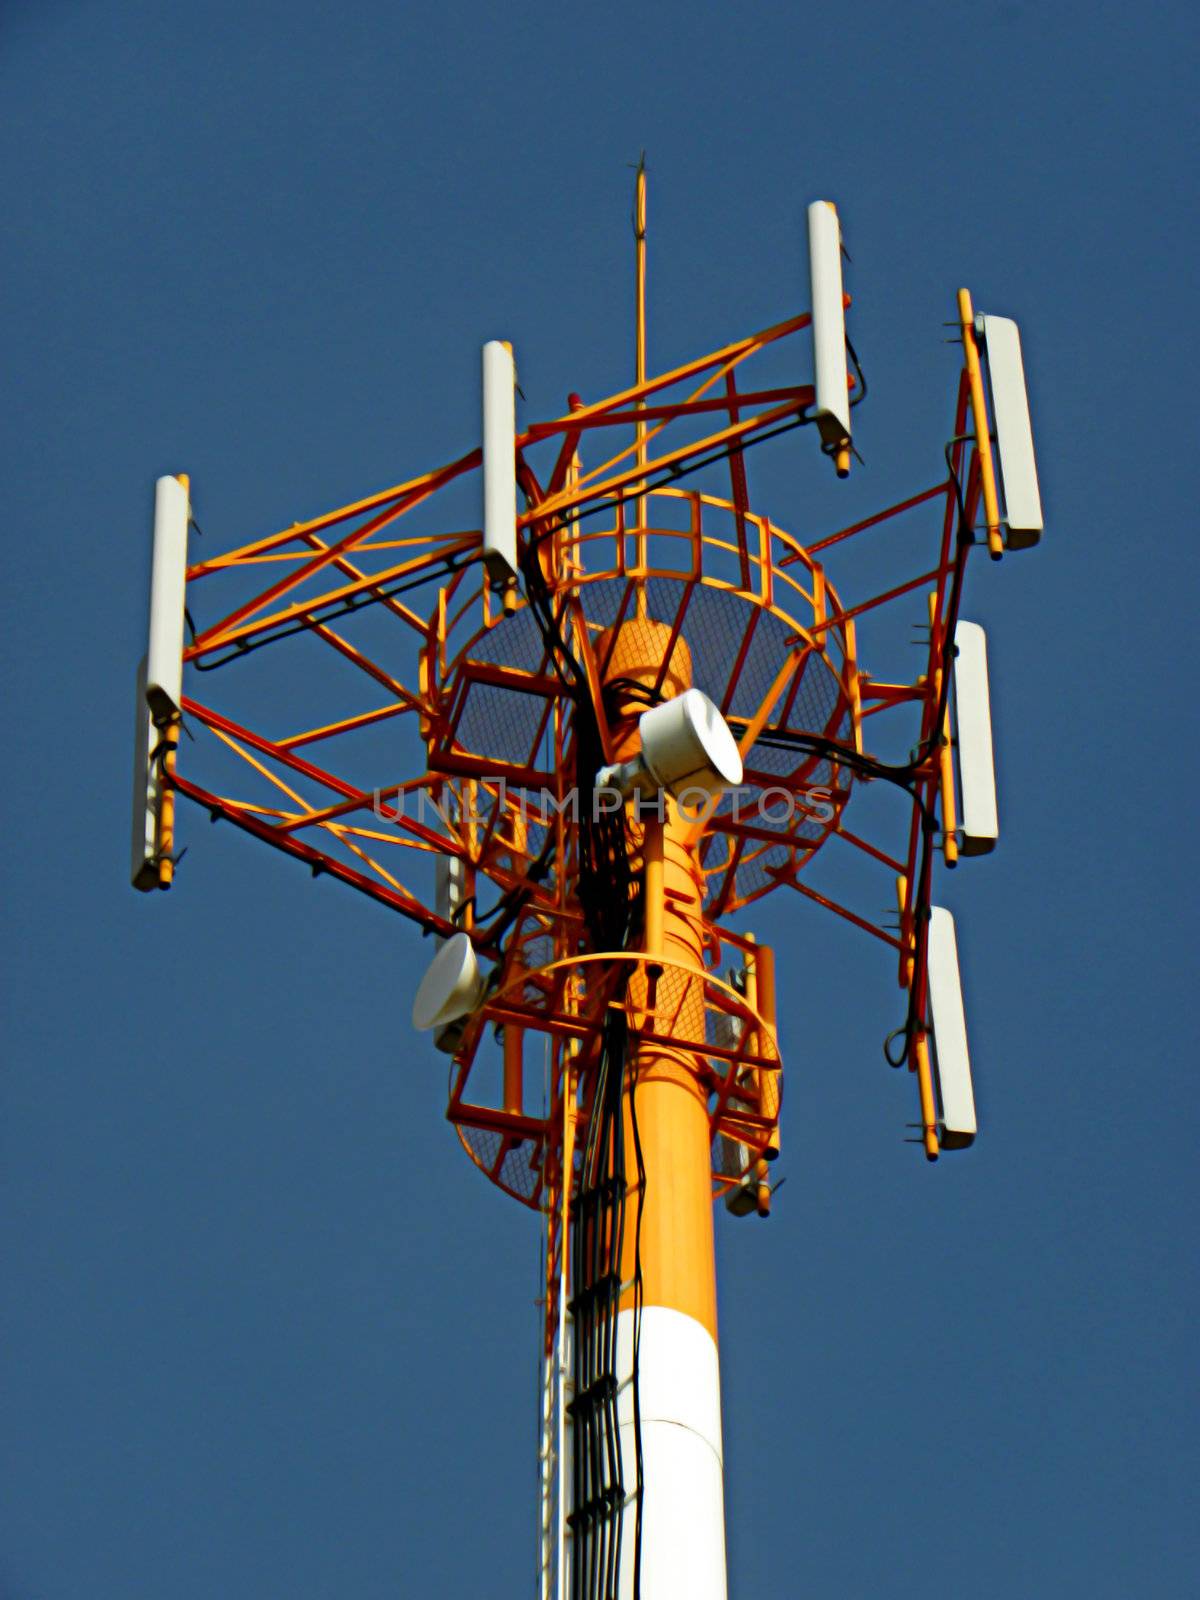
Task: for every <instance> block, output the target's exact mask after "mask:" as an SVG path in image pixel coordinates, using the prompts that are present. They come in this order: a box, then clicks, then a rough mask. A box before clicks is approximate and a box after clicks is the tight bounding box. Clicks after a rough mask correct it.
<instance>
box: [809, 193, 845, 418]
mask: <svg viewBox="0 0 1200 1600" xmlns="http://www.w3.org/2000/svg"><path fill="white" fill-rule="evenodd" d="M808 266H809V274H810V277H811V280H812V336H813V369H814V371H815V373H816V386H817V398H816V406H815V409H814V411H813V417H814V419H815V421H816V424H817V427H818V428H819V429H820V430H821V439H822V441H823V443H824V444H825V445H826V446H827V447H828V448H829V449H831V450H840V449H844V448H845V447H846V446H848V445H849V443H850V387H849V382H848V379H847V373H846V308H845V305H844V304H843V300H842V230H841V226H840V224H839V223H838V214H837V211H836V210H835V209H834V207H833V206H832V205H831V204H830V202H829V201H828V200H814V201H813V203H812V204H811V205H810V206H809V208H808Z"/></svg>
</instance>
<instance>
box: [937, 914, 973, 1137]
mask: <svg viewBox="0 0 1200 1600" xmlns="http://www.w3.org/2000/svg"><path fill="white" fill-rule="evenodd" d="M929 1010H930V1015H931V1019H932V1022H933V1053H934V1064H935V1066H936V1069H937V1079H938V1097H939V1099H940V1100H941V1129H940V1136H939V1137H940V1143H941V1146H942V1149H943V1150H962V1149H965V1147H966V1146H967V1145H969V1144H971V1143H972V1142H973V1141H974V1138H975V1132H976V1124H975V1091H974V1088H973V1087H972V1085H971V1057H970V1054H969V1052H968V1050H967V1019H966V1013H965V1012H964V1011H963V996H962V980H961V978H960V977H959V971H958V941H957V939H956V938H955V936H954V918H953V917H952V916H951V915H950V913H949V912H948V911H946V910H945V909H944V908H943V907H942V906H931V907H930V911H929Z"/></svg>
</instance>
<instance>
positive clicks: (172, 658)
mask: <svg viewBox="0 0 1200 1600" xmlns="http://www.w3.org/2000/svg"><path fill="white" fill-rule="evenodd" d="M189 515H190V512H189V508H188V491H187V486H186V484H185V483H181V482H180V480H179V479H178V478H172V477H165V478H160V479H159V480H158V482H157V483H156V484H155V486H154V548H153V552H152V555H151V561H150V645H149V650H148V651H147V655H146V700H147V703H148V704H149V706H150V710H151V712H152V713H153V715H154V720H155V722H156V723H157V724H158V725H159V726H160V727H161V726H162V725H163V723H166V722H171V721H173V720H174V719H175V718H176V717H178V716H179V713H180V705H181V702H182V698H183V591H184V587H185V585H186V583H187V530H188V517H189Z"/></svg>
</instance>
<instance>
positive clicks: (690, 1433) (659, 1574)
mask: <svg viewBox="0 0 1200 1600" xmlns="http://www.w3.org/2000/svg"><path fill="white" fill-rule="evenodd" d="M633 1324H634V1314H633V1312H632V1311H622V1312H621V1313H620V1315H619V1317H618V1318H617V1372H618V1376H619V1378H620V1380H621V1381H622V1383H623V1384H624V1387H623V1388H622V1389H621V1391H620V1395H619V1399H618V1421H619V1426H620V1438H621V1465H622V1473H623V1476H624V1480H625V1486H626V1490H627V1492H629V1493H633V1491H634V1490H636V1488H637V1466H636V1460H637V1458H636V1454H635V1448H634V1426H633V1389H632V1385H630V1384H629V1383H628V1382H627V1381H626V1380H628V1378H629V1376H630V1374H631V1372H632V1370H633ZM638 1395H639V1402H640V1411H641V1424H642V1479H643V1483H644V1485H645V1491H644V1495H643V1499H642V1539H641V1546H642V1571H641V1597H642V1600H683V1597H684V1596H686V1597H687V1600H726V1586H725V1499H724V1488H723V1483H724V1479H723V1468H722V1452H721V1378H720V1371H719V1366H718V1360H717V1347H716V1345H715V1344H714V1342H713V1338H712V1335H711V1334H710V1333H709V1331H708V1329H707V1328H705V1327H703V1326H702V1325H701V1324H700V1323H699V1322H697V1321H696V1319H695V1318H694V1317H689V1316H687V1315H686V1314H685V1313H684V1312H682V1311H674V1310H672V1309H670V1308H669V1307H667V1306H646V1307H645V1308H644V1310H643V1311H642V1319H641V1338H640V1341H639V1349H638ZM635 1517H636V1513H635V1509H634V1506H633V1505H632V1504H631V1505H629V1506H628V1507H627V1508H626V1511H625V1517H624V1522H623V1525H622V1529H621V1575H620V1584H619V1588H618V1594H619V1596H620V1600H632V1596H633V1593H634V1586H633V1578H634V1557H635V1550H636V1543H637V1541H636V1537H635V1534H636V1522H635Z"/></svg>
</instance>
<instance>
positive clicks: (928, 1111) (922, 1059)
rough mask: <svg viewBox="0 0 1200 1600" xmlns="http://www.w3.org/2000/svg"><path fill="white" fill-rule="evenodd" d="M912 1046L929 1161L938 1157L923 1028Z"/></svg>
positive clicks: (926, 1040) (931, 1084)
mask: <svg viewBox="0 0 1200 1600" xmlns="http://www.w3.org/2000/svg"><path fill="white" fill-rule="evenodd" d="M914 1046H915V1050H916V1056H917V1088H918V1090H919V1092H920V1096H921V1128H922V1139H923V1142H924V1145H925V1154H926V1156H927V1157H928V1159H929V1160H930V1161H936V1160H937V1158H938V1135H937V1106H936V1105H935V1103H934V1098H933V1068H932V1066H931V1065H930V1062H929V1039H928V1036H927V1035H926V1033H925V1031H924V1029H922V1030H921V1032H920V1033H918V1034H917V1037H916V1040H915V1041H914Z"/></svg>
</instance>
